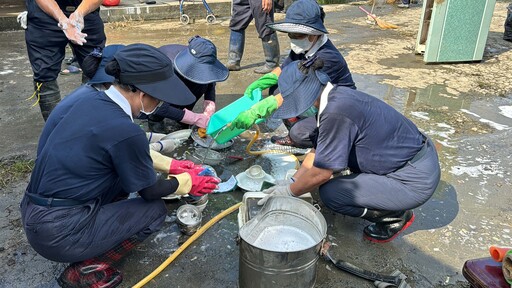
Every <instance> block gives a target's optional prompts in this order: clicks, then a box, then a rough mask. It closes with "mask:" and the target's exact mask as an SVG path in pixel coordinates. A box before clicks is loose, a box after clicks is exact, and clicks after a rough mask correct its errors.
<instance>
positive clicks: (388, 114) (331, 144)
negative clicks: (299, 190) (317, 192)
mask: <svg viewBox="0 0 512 288" xmlns="http://www.w3.org/2000/svg"><path fill="white" fill-rule="evenodd" d="M319 117H320V122H319V123H320V124H319V128H318V138H317V141H316V145H315V148H316V155H315V161H314V163H313V165H314V166H315V167H318V168H324V169H331V170H334V171H338V170H341V169H344V168H347V167H349V168H350V170H351V171H352V172H354V173H369V174H377V175H386V174H388V173H391V172H393V171H396V170H397V169H399V168H401V167H403V166H404V165H405V163H406V162H407V161H409V160H411V159H412V158H413V157H414V156H415V155H416V153H417V152H418V151H419V150H420V149H421V147H422V143H423V135H422V134H421V132H420V131H419V130H418V128H417V127H416V125H414V123H412V122H411V120H409V119H407V118H406V117H405V116H403V115H402V114H401V113H399V112H398V111H396V110H395V109H394V108H393V107H391V106H389V105H388V104H386V103H385V102H383V101H382V100H380V99H378V98H375V97H373V96H370V95H368V94H366V93H363V92H360V91H357V90H353V89H349V88H347V87H342V86H335V88H333V89H332V90H331V91H330V93H329V96H328V102H327V106H326V108H325V109H324V110H323V111H321V112H320V115H319Z"/></svg>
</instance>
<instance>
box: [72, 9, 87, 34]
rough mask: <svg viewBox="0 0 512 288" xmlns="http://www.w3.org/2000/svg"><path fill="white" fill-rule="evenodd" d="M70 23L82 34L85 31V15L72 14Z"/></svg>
mask: <svg viewBox="0 0 512 288" xmlns="http://www.w3.org/2000/svg"><path fill="white" fill-rule="evenodd" d="M69 21H71V23H73V25H74V26H75V27H76V29H78V31H80V32H82V30H84V15H82V13H80V12H78V11H75V12H73V13H71V15H69Z"/></svg>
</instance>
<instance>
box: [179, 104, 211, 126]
mask: <svg viewBox="0 0 512 288" xmlns="http://www.w3.org/2000/svg"><path fill="white" fill-rule="evenodd" d="M183 111H185V115H183V119H181V121H180V122H181V123H185V124H189V125H196V126H197V127H199V128H206V126H208V121H210V117H209V116H206V115H205V114H198V113H194V112H192V111H190V110H188V109H183Z"/></svg>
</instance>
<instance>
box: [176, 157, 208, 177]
mask: <svg viewBox="0 0 512 288" xmlns="http://www.w3.org/2000/svg"><path fill="white" fill-rule="evenodd" d="M203 170H204V168H203V167H202V166H201V165H196V164H195V163H194V162H192V161H189V160H176V159H172V161H171V165H170V167H169V174H174V175H177V174H181V173H185V172H191V173H193V174H194V175H197V173H199V172H201V171H203Z"/></svg>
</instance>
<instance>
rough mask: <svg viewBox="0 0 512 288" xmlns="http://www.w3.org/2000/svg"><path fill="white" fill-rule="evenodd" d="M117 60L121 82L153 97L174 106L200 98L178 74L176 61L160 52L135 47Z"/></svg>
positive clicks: (147, 47) (186, 103)
mask: <svg viewBox="0 0 512 288" xmlns="http://www.w3.org/2000/svg"><path fill="white" fill-rule="evenodd" d="M114 58H115V59H116V60H117V62H118V63H119V67H120V68H121V71H120V75H119V82H121V83H122V84H127V85H133V86H135V87H137V89H139V90H141V91H143V92H144V93H147V94H149V95H150V96H152V97H154V98H156V99H158V100H161V101H164V102H167V103H170V104H174V105H180V106H186V105H190V104H192V103H194V101H196V97H195V96H194V95H193V94H192V92H190V90H189V89H188V88H187V86H185V84H184V83H183V82H182V81H181V80H180V79H179V78H178V77H177V76H176V75H175V74H174V68H173V64H172V61H171V60H170V59H169V58H168V57H167V56H166V55H165V54H164V53H162V52H160V50H158V49H157V48H155V47H153V46H150V45H147V44H131V45H128V46H126V47H125V48H123V49H121V50H120V51H118V52H117V53H116V54H115V55H114Z"/></svg>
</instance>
